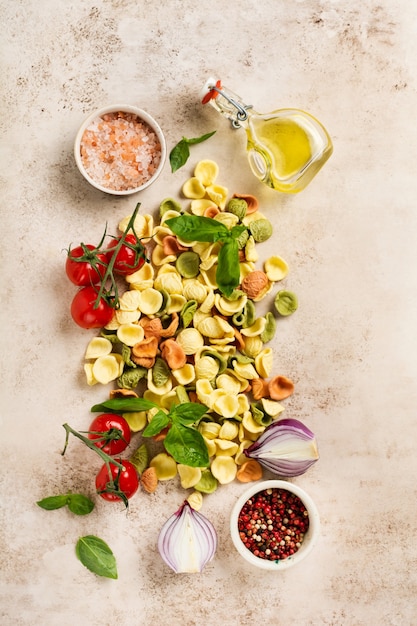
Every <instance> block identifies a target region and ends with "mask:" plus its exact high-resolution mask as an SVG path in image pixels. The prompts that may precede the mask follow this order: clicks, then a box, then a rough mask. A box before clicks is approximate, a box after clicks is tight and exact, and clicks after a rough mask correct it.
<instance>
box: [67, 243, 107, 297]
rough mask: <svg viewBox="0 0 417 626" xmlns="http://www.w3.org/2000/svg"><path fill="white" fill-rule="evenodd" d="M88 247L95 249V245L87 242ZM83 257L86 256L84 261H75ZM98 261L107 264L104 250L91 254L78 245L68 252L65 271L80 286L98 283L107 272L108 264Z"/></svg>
mask: <svg viewBox="0 0 417 626" xmlns="http://www.w3.org/2000/svg"><path fill="white" fill-rule="evenodd" d="M86 248H88V250H95V246H92V245H91V244H87V245H86ZM81 257H84V260H83V261H74V259H79V258H81ZM98 261H102V262H103V263H105V264H106V265H107V255H106V254H105V253H104V252H103V253H97V254H91V255H90V254H88V253H87V252H85V250H83V248H82V247H81V246H77V248H74V249H73V250H70V251H69V252H68V256H67V261H66V263H65V271H66V273H67V276H68V278H69V279H70V281H71V282H72V283H74V285H77V286H78V287H87V286H88V285H97V284H98V283H99V282H100V281H101V279H102V278H103V276H104V274H105V273H106V265H102V264H101V263H98Z"/></svg>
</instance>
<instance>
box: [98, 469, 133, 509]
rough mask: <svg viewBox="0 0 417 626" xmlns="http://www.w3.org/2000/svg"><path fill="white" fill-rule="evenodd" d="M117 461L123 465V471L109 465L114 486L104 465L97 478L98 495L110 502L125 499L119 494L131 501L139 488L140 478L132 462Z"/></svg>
mask: <svg viewBox="0 0 417 626" xmlns="http://www.w3.org/2000/svg"><path fill="white" fill-rule="evenodd" d="M115 461H117V462H118V463H122V464H123V469H122V470H120V469H119V468H118V467H117V466H116V465H114V464H113V463H109V465H110V471H111V479H112V480H113V485H112V483H111V479H110V477H109V473H108V471H107V467H106V464H104V465H103V467H102V468H101V470H100V471H99V473H98V474H97V476H96V489H97V493H98V494H99V495H100V496H101V497H102V498H103V499H104V500H108V501H109V502H115V501H118V500H123V497H121V496H120V495H118V494H122V496H124V498H127V499H129V498H131V497H132V496H133V495H134V494H135V493H136V492H137V490H138V488H139V477H138V473H137V471H136V468H135V466H134V465H132V463H130V461H126V460H124V459H115ZM119 472H120V473H119Z"/></svg>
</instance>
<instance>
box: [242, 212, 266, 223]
mask: <svg viewBox="0 0 417 626" xmlns="http://www.w3.org/2000/svg"><path fill="white" fill-rule="evenodd" d="M264 219H266V217H265V215H263V213H261V212H260V211H255V212H254V213H246V215H245V217H244V218H243V220H242V222H243V224H245V226H249V224H250V223H251V222H256V220H264Z"/></svg>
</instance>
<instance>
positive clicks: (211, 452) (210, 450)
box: [203, 437, 217, 457]
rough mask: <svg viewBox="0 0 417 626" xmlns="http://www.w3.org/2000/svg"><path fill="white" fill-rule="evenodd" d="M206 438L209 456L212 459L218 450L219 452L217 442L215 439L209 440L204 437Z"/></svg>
mask: <svg viewBox="0 0 417 626" xmlns="http://www.w3.org/2000/svg"><path fill="white" fill-rule="evenodd" d="M203 438H204V442H205V444H206V446H207V452H208V455H209V456H210V457H212V456H214V455H215V454H216V450H217V446H216V442H215V441H214V439H208V438H207V437H203Z"/></svg>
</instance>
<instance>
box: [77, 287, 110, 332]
mask: <svg viewBox="0 0 417 626" xmlns="http://www.w3.org/2000/svg"><path fill="white" fill-rule="evenodd" d="M96 300H97V291H96V290H95V289H94V287H82V289H80V290H79V291H78V292H77V293H76V294H75V296H74V299H73V301H72V303H71V315H72V319H73V320H74V322H75V323H76V324H78V326H81V328H102V327H103V326H105V325H106V324H108V323H109V322H110V320H111V318H112V317H113V309H112V307H111V306H110V305H109V304H108V303H107V302H106V301H105V300H104V298H101V299H100V302H99V305H98V307H97V308H95V304H96Z"/></svg>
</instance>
